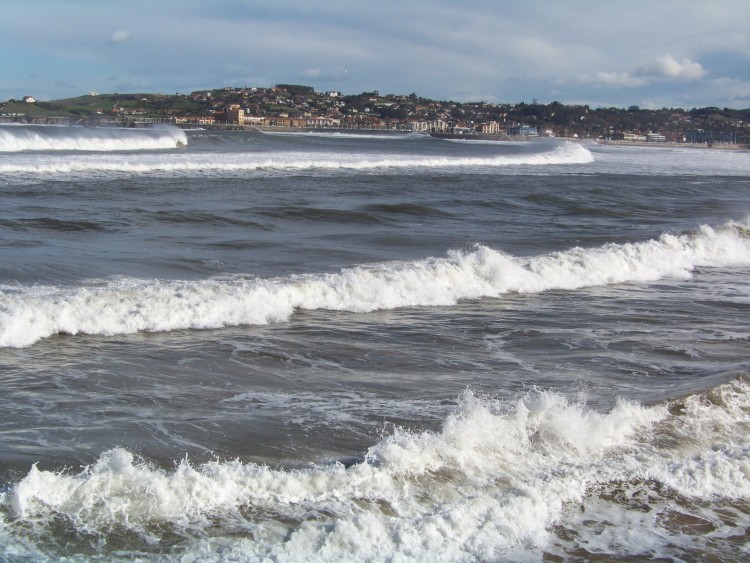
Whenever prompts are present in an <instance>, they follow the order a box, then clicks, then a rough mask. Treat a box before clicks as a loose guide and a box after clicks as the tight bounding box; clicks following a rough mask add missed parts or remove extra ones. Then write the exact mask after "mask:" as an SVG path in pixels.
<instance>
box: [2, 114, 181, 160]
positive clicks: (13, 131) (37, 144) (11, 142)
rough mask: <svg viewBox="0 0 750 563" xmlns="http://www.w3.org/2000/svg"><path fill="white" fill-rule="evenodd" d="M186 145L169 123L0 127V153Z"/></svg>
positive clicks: (179, 133)
mask: <svg viewBox="0 0 750 563" xmlns="http://www.w3.org/2000/svg"><path fill="white" fill-rule="evenodd" d="M187 144H188V140H187V136H186V134H185V132H184V131H182V130H181V129H178V128H177V127H169V126H164V127H153V128H139V129H125V128H117V127H58V126H43V125H24V126H14V127H0V152H27V151H44V152H47V151H85V152H89V151H90V152H112V151H138V150H158V149H173V148H177V147H180V146H186V145H187ZM3 171H10V170H3Z"/></svg>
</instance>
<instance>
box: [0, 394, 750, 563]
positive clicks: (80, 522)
mask: <svg viewBox="0 0 750 563" xmlns="http://www.w3.org/2000/svg"><path fill="white" fill-rule="evenodd" d="M748 391H750V385H748V382H747V381H744V380H739V381H736V382H734V383H732V384H728V385H725V386H722V387H720V388H718V389H717V390H714V392H713V393H714V394H715V395H719V396H720V400H711V397H712V395H711V394H704V395H700V396H695V397H691V398H689V399H688V400H687V403H691V402H692V403H695V404H694V405H693V406H690V405H688V406H687V407H685V408H683V409H674V405H672V407H673V409H672V411H670V408H669V407H670V405H657V406H652V407H644V406H640V405H637V404H634V403H630V402H625V401H620V402H618V403H617V405H616V406H615V407H614V408H613V409H612V410H611V411H609V412H597V411H594V410H591V409H589V408H587V407H586V406H585V405H584V404H578V403H571V402H569V401H568V400H566V399H565V398H564V397H562V396H560V395H557V394H555V393H551V392H545V391H538V390H534V391H531V392H529V393H528V394H527V395H525V396H523V397H521V398H519V399H517V400H509V401H505V402H499V401H494V400H490V399H482V398H479V397H477V396H475V395H474V394H473V393H471V392H466V393H465V394H464V395H463V396H462V397H461V399H460V401H459V407H458V410H457V411H456V412H454V413H453V414H451V415H450V416H448V417H447V418H446V419H445V420H444V423H443V427H442V430H440V431H439V432H429V431H425V432H407V431H404V430H397V431H396V432H395V433H394V434H393V435H391V436H388V437H386V438H384V439H383V440H382V441H381V442H380V443H378V444H376V445H375V446H373V447H372V448H370V450H369V451H368V452H367V455H366V457H365V460H364V461H362V462H360V463H357V464H355V465H352V466H350V467H348V468H346V467H344V466H342V465H340V464H333V465H317V466H312V467H306V468H303V469H298V470H283V469H272V468H269V467H265V466H260V465H256V464H252V463H242V462H240V461H214V462H210V463H206V464H202V465H197V466H194V465H192V464H190V463H189V462H188V461H187V460H183V461H182V462H181V463H180V464H179V466H178V467H177V469H175V470H173V471H164V470H161V469H157V468H154V467H151V466H149V465H148V464H147V463H146V462H144V461H142V460H139V459H137V457H136V456H134V455H133V454H132V453H130V452H128V451H125V450H123V449H114V450H110V451H108V452H105V453H103V454H102V455H101V456H100V458H99V460H98V461H97V463H96V464H94V465H93V466H92V467H88V468H85V469H84V470H83V471H80V472H78V473H73V472H59V473H56V472H50V471H42V470H39V469H37V468H36V467H33V468H32V469H31V471H30V472H29V473H28V475H26V477H24V478H23V479H22V480H21V481H20V482H18V483H16V484H15V485H13V486H12V487H11V488H10V489H9V490H8V491H7V492H6V493H4V494H2V496H0V503H2V505H3V506H4V507H5V509H6V510H8V511H10V512H11V513H12V515H13V516H14V517H15V518H16V519H17V521H18V522H19V524H20V525H21V526H24V527H31V528H32V529H36V531H37V532H38V533H43V530H44V529H45V528H46V527H48V526H54V525H55V522H59V520H60V519H61V518H62V519H63V520H64V521H66V522H68V523H70V524H71V525H72V526H74V527H75V528H76V529H77V530H78V531H79V532H81V533H86V534H94V535H105V536H106V534H108V533H110V531H111V530H112V529H117V528H119V527H122V528H125V529H127V530H130V531H131V532H133V533H136V534H138V535H140V536H142V537H143V538H145V539H147V540H149V541H152V542H154V543H158V541H159V539H160V534H161V533H164V531H165V528H164V526H168V528H169V529H173V530H175V531H177V532H178V533H179V534H181V535H187V536H189V537H191V536H192V537H194V538H196V539H195V541H194V542H192V543H191V544H190V545H189V546H187V547H186V548H185V550H186V551H187V552H188V553H189V555H190V557H195V558H202V557H206V558H207V559H210V560H222V559H235V558H239V559H242V560H256V559H264V558H268V559H272V560H278V561H301V560H305V561H308V560H321V561H322V560H325V561H330V560H347V559H348V560H351V559H356V560H375V561H385V560H394V559H396V560H431V561H458V560H492V559H494V558H497V557H501V558H503V559H514V558H521V559H528V558H529V557H533V556H535V555H536V556H537V557H538V556H539V554H540V553H541V551H542V550H545V549H548V548H550V547H554V546H555V545H560V544H561V540H560V538H557V537H555V536H554V534H553V533H552V532H551V527H552V526H553V525H556V524H557V525H562V526H565V525H571V523H573V525H574V527H575V530H576V531H577V533H578V534H580V537H579V540H578V543H579V545H584V546H588V547H592V546H595V544H596V542H597V541H603V542H604V543H607V540H606V539H603V538H602V536H601V534H600V533H598V532H597V530H596V529H590V527H587V526H583V525H578V524H575V522H577V521H578V520H580V518H579V517H578V516H577V515H579V514H580V512H581V510H580V509H578V507H579V506H585V507H587V508H589V509H590V511H591V513H592V514H593V515H594V516H593V518H596V517H597V516H596V515H599V516H601V518H602V520H603V521H604V522H610V524H608V525H607V524H605V525H604V527H605V528H606V527H607V526H610V527H612V528H613V529H615V530H619V528H617V526H616V523H617V522H620V521H621V522H630V523H631V524H632V525H634V526H636V528H635V529H629V530H627V532H628V534H629V537H628V538H625V540H627V541H625V543H624V544H620V545H615V546H614V547H613V546H611V545H610V546H609V549H610V550H611V551H609V552H607V553H610V554H612V553H618V552H620V553H625V554H628V553H629V554H639V553H649V550H650V551H651V552H653V551H654V550H655V549H656V547H658V546H662V547H663V546H664V545H665V543H667V542H666V541H665V539H664V538H665V537H669V539H670V540H671V541H673V542H674V541H675V536H670V535H669V532H668V531H667V530H665V525H664V524H663V523H661V525H662V528H661V530H660V535H659V536H656V539H655V537H654V536H653V527H654V519H653V518H638V517H637V516H638V515H637V514H636V515H635V516H636V517H634V516H633V514H634V512H633V511H631V510H630V509H629V508H628V505H627V503H618V502H617V501H616V500H609V501H607V500H605V497H600V496H599V495H598V494H597V492H598V491H602V490H604V491H606V490H609V488H611V487H618V486H620V485H618V484H622V483H640V484H641V485H640V486H646V483H647V482H648V480H649V479H654V478H658V479H660V483H662V485H663V486H664V487H667V488H673V490H674V492H675V493H676V494H679V495H681V496H682V497H683V498H684V499H686V500H691V499H696V498H698V499H700V498H704V499H705V498H714V499H715V498H716V495H721V496H722V498H727V499H738V500H743V499H744V500H747V499H750V486H749V485H748V484H749V483H750V473H748V472H747V463H748V456H747V451H748V448H750V433H748V432H747V425H748V422H747V412H748V410H749V409H750V399H749V397H750V395H749V394H748ZM727 422H729V423H731V424H730V425H729V426H727V425H726V424H725V423H727ZM737 423H740V424H741V425H742V428H740V429H734V428H733V427H732V426H733V425H734V424H737ZM675 433H682V434H684V435H685V436H689V437H690V440H689V441H690V442H696V441H697V442H701V443H703V444H705V445H706V446H708V448H704V449H703V450H702V451H701V452H700V453H699V454H698V455H696V451H695V450H693V449H691V448H690V447H689V446H687V447H686V446H685V443H684V442H683V441H682V440H672V439H671V438H673V437H674V435H675ZM717 449H722V450H723V451H724V452H725V454H726V455H725V456H724V457H723V458H721V459H719V458H715V457H712V456H711V454H710V450H713V451H716V450H717ZM707 450H708V451H707ZM701 455H702V456H703V459H705V460H708V459H709V458H710V459H711V463H712V464H713V465H712V467H713V471H710V472H707V471H697V472H692V473H691V467H692V466H693V465H694V464H695V463H696V460H697V459H699V457H700V456H701ZM742 464H745V470H746V472H745V474H744V477H743V476H738V475H736V474H735V473H734V470H733V468H734V467H736V466H738V465H742ZM686 474H690V475H691V477H690V478H691V483H690V486H689V487H685V488H683V487H681V486H680V485H679V481H680V480H681V479H682V478H683V477H684V476H685V475H686ZM657 476H658V477H657ZM675 483H677V485H676V486H675V485H674V484H675ZM634 486H635V485H634ZM571 507H572V509H571V510H569V508H571ZM612 523H615V525H614V526H613V524H612ZM579 524H580V523H579ZM656 524H657V525H658V524H659V522H658V521H657V522H656ZM217 525H218V526H221V527H224V528H225V529H227V530H239V529H241V530H243V534H242V539H232V537H229V536H228V537H226V538H224V539H223V540H221V539H220V540H219V541H218V544H217V542H214V541H210V540H208V539H206V540H201V539H200V538H201V537H202V536H203V531H204V530H206V529H208V528H209V527H213V528H214V529H215V527H216V526H217ZM637 526H640V527H637ZM620 531H622V530H620ZM613 533H616V531H615V532H613ZM649 534H652V536H649ZM234 537H235V538H236V536H234ZM648 537H650V539H651V540H652V541H651V542H650V543H644V544H641V545H638V544H637V541H638V538H648ZM658 538H661V543H660V542H659V541H658ZM620 540H623V537H622V536H621V537H620ZM693 540H694V538H688V539H687V540H686V541H687V542H692V541H693ZM707 540H710V538H707ZM628 541H629V543H628ZM688 545H689V544H688ZM644 550H645V551H644Z"/></svg>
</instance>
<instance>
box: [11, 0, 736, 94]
mask: <svg viewBox="0 0 750 563" xmlns="http://www.w3.org/2000/svg"><path fill="white" fill-rule="evenodd" d="M0 8H2V9H0V100H6V99H8V98H21V97H22V96H24V95H33V96H35V97H38V98H40V99H43V100H47V99H58V98H64V97H72V96H78V95H82V94H86V93H88V91H90V90H94V91H97V92H101V93H112V92H118V93H125V92H161V93H168V94H173V93H175V92H181V93H189V92H191V91H194V90H199V89H206V88H216V87H223V86H273V85H274V84H278V83H293V84H306V85H309V86H313V87H315V89H316V90H339V91H342V92H344V93H346V94H356V93H360V92H363V91H371V90H379V91H380V93H381V94H388V93H395V94H410V93H412V92H416V93H417V94H419V95H420V96H424V97H427V98H433V99H440V100H455V101H485V102H496V103H501V102H510V103H515V102H521V101H525V102H532V101H533V100H534V99H536V100H538V101H539V102H541V103H549V102H551V101H554V100H557V101H560V102H563V103H567V104H573V103H581V104H588V105H590V106H592V107H600V106H618V107H626V106H629V105H639V106H641V107H659V108H661V107H684V108H691V107H702V106H719V107H725V106H727V107H732V108H748V107H750V1H748V0H711V1H710V2H708V1H705V0H682V1H678V0H627V1H620V0H596V1H590V0H578V1H576V0H569V1H565V0H524V1H515V2H510V1H505V0H496V1H493V0H398V1H396V0H377V1H373V0H368V1H364V0H362V1H360V0H349V1H347V0H267V1H266V0H258V1H256V0H123V1H117V2H115V1H110V0H25V1H21V0H0Z"/></svg>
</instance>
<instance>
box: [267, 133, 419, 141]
mask: <svg viewBox="0 0 750 563" xmlns="http://www.w3.org/2000/svg"><path fill="white" fill-rule="evenodd" d="M344 131H345V130H344ZM261 133H263V134H264V135H278V136H287V137H321V138H324V139H325V138H331V139H362V140H367V139H379V140H386V141H398V140H403V139H422V138H424V135H421V134H420V133H408V132H405V133H391V134H387V133H380V134H378V133H372V132H362V133H346V132H341V131H283V130H282V131H261Z"/></svg>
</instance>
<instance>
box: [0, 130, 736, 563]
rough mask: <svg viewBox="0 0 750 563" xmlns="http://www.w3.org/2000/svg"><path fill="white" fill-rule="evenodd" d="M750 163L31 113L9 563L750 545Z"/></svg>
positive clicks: (636, 552) (621, 551)
mask: <svg viewBox="0 0 750 563" xmlns="http://www.w3.org/2000/svg"><path fill="white" fill-rule="evenodd" d="M749 272H750V153H748V152H746V151H732V150H712V149H704V150H701V149H682V148H666V147H660V148H639V147H625V146H599V145H596V144H585V143H569V142H565V141H555V140H552V141H536V142H530V143H524V142H509V143H504V142H470V141H448V140H442V139H434V138H430V137H425V136H421V135H386V134H380V135H378V134H372V135H362V134H336V133H324V134H312V133H300V134H282V133H274V134H271V133H260V132H235V131H228V132H218V131H204V130H196V131H182V130H178V129H170V128H163V129H135V130H134V129H130V130H124V129H84V128H61V127H42V126H36V127H34V126H14V127H11V126H3V127H0V384H1V388H2V393H1V394H0V560H2V561H58V560H66V561H97V560H101V561H133V560H140V561H175V560H179V561H227V560H229V561H352V560H357V561H562V560H591V559H600V560H611V559H629V560H643V559H664V560H687V561H689V560H697V559H711V560H715V561H730V560H739V559H746V558H750V538H749V533H748V530H750V396H749V395H748V393H749V392H750V358H749V354H748V351H750V346H749V344H750V278H749V277H748V273H749Z"/></svg>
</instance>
